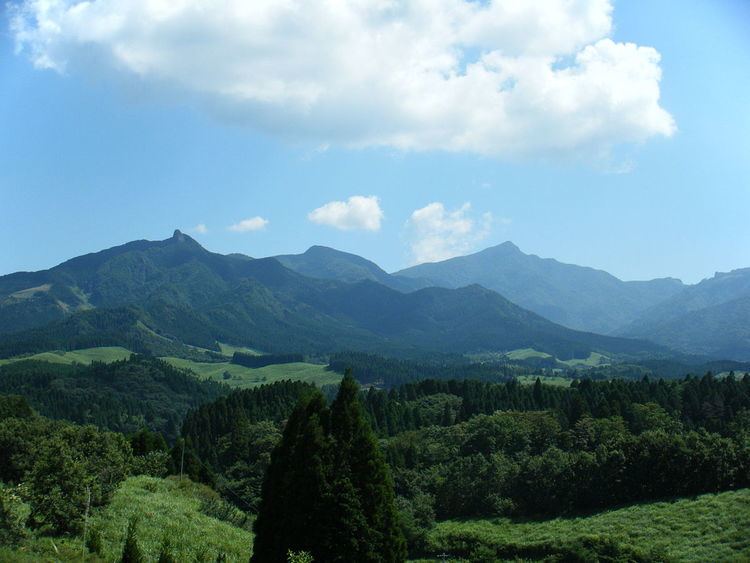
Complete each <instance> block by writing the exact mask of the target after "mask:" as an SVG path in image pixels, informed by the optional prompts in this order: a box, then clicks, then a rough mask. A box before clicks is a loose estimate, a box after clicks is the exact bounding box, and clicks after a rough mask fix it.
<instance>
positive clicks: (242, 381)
mask: <svg viewBox="0 0 750 563" xmlns="http://www.w3.org/2000/svg"><path fill="white" fill-rule="evenodd" d="M220 346H221V351H222V354H224V355H225V356H227V361H226V362H196V361H194V360H188V359H185V358H177V357H163V358H161V359H162V360H164V361H166V362H168V363H170V364H171V365H173V366H175V367H177V368H181V369H189V370H190V371H192V372H193V373H195V374H196V376H198V377H199V378H200V379H210V380H212V381H217V382H220V383H225V384H226V385H229V386H230V387H232V388H236V389H246V388H248V387H257V386H259V385H264V384H266V383H273V382H275V381H282V380H285V379H292V380H296V381H306V382H308V383H314V384H316V385H327V384H336V383H338V382H339V381H341V374H338V373H336V372H333V371H330V370H328V369H327V366H325V365H320V364H310V363H306V362H297V363H291V364H275V365H270V366H265V367H262V368H248V367H245V366H240V365H236V364H232V363H230V362H229V358H230V357H231V356H232V354H234V352H244V353H246V354H257V353H258V352H257V351H256V350H252V349H250V348H242V347H238V346H230V345H228V344H220ZM131 353H132V352H131V351H130V350H127V349H126V348H121V347H119V346H108V347H100V348H86V349H81V350H71V351H67V352H66V351H62V350H56V351H53V352H41V353H39V354H33V355H26V356H16V357H14V358H8V359H4V360H0V366H1V365H4V364H9V363H11V362H17V361H20V360H39V361H43V362H50V363H55V364H73V363H79V364H90V363H91V362H115V361H118V360H125V359H128V358H129V357H130V355H131ZM225 373H228V374H229V377H228V378H227V377H225V375H224V374H225Z"/></svg>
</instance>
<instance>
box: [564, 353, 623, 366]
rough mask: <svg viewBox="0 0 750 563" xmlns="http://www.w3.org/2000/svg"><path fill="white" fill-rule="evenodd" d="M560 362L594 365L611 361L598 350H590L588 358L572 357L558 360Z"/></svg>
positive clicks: (570, 364)
mask: <svg viewBox="0 0 750 563" xmlns="http://www.w3.org/2000/svg"><path fill="white" fill-rule="evenodd" d="M558 361H559V362H560V363H562V364H565V365H567V366H570V367H572V368H574V367H579V366H581V367H596V366H602V365H606V364H609V363H611V362H610V359H609V358H608V357H607V356H605V355H604V354H600V353H599V352H591V353H590V354H589V357H588V358H583V359H581V358H573V359H572V360H565V361H563V360H558Z"/></svg>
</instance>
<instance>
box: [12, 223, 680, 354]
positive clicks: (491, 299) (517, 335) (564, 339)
mask: <svg viewBox="0 0 750 563" xmlns="http://www.w3.org/2000/svg"><path fill="white" fill-rule="evenodd" d="M375 277H377V276H375ZM29 284H35V285H29ZM55 292H57V293H55ZM60 292H62V293H60ZM58 293H60V295H57V294H58ZM53 294H54V295H53ZM0 319H2V323H0V332H3V333H5V334H4V336H3V338H2V341H1V342H0V357H2V356H4V357H9V356H14V355H18V354H23V353H35V352H41V351H47V350H52V349H63V350H70V349H75V348H86V347H92V346H123V347H126V348H128V349H131V350H134V351H137V352H148V353H151V354H154V355H171V356H182V357H185V356H187V357H195V356H198V355H203V356H204V357H206V356H208V357H210V354H211V351H212V350H213V351H217V352H218V342H232V343H235V344H239V345H243V346H247V347H250V348H253V349H256V350H263V351H265V352H269V353H282V354H287V353H303V354H304V353H306V354H321V353H332V352H339V351H343V350H358V351H370V352H379V353H385V354H389V355H399V356H423V355H425V354H434V353H457V354H465V353H468V352H506V351H510V350H514V349H518V348H534V349H536V350H540V351H542V352H546V353H549V354H551V355H553V356H556V357H558V358H560V359H563V360H568V359H571V358H586V357H588V356H589V355H590V354H591V352H594V351H596V352H602V353H607V354H609V355H617V356H626V357H641V356H644V355H649V356H665V355H669V354H670V353H669V351H668V350H666V349H663V348H660V347H658V346H655V345H653V344H650V343H648V342H645V341H637V340H630V339H624V338H612V337H607V336H600V335H596V334H591V333H585V332H578V331H575V330H571V329H568V328H564V327H562V326H560V325H556V324H554V323H552V322H550V321H548V320H546V319H544V318H542V317H540V316H539V315H537V314H535V313H532V312H530V311H527V310H525V309H522V308H521V307H518V306H517V305H515V304H513V303H511V302H510V301H508V300H507V299H505V298H504V297H503V296H501V295H499V294H498V293H495V292H494V291H490V290H488V289H485V288H482V287H480V286H478V285H473V286H470V287H464V288H460V289H444V288H434V287H433V288H425V289H421V290H418V291H413V292H410V293H403V292H401V291H397V290H395V289H391V288H390V287H387V286H386V285H383V284H381V283H378V282H377V281H372V280H370V279H366V280H363V281H356V282H353V283H347V282H342V281H337V280H329V279H317V278H311V277H306V276H303V275H300V274H298V273H296V272H294V271H292V270H290V269H288V268H285V267H284V266H283V265H282V264H281V263H280V262H279V261H277V260H275V259H273V258H266V259H259V260H251V259H248V258H247V257H240V256H236V255H227V256H224V255H220V254H215V253H211V252H209V251H207V250H205V249H204V248H202V247H201V246H200V245H199V244H198V243H197V242H196V241H194V240H193V239H192V238H190V237H189V236H187V235H184V234H182V233H181V232H179V231H177V232H175V234H174V236H173V237H172V238H170V239H167V240H164V241H156V242H149V241H137V242H133V243H129V244H126V245H123V246H121V247H115V248H111V249H109V250H105V251H102V252H99V253H95V254H90V255H86V256H82V257H79V258H74V259H73V260H69V261H68V262H65V263H63V264H61V265H59V266H56V267H55V268H52V269H50V270H47V271H43V272H35V273H19V274H12V275H10V276H4V277H2V278H0ZM195 347H199V348H201V350H197V349H195Z"/></svg>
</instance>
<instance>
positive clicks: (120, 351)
mask: <svg viewBox="0 0 750 563" xmlns="http://www.w3.org/2000/svg"><path fill="white" fill-rule="evenodd" d="M131 353H132V352H131V351H130V350H127V349H125V348H121V347H119V346H103V347H100V348H84V349H82V350H71V351H69V352H64V351H62V350H56V351H54V352H40V353H39V354H33V355H28V356H16V357H13V358H8V359H5V360H0V365H3V364H9V363H11V362H17V361H20V360H39V361H43V362H50V363H53V364H72V363H79V364H90V363H91V362H115V361H117V360H126V359H128V358H129V357H130V354H131Z"/></svg>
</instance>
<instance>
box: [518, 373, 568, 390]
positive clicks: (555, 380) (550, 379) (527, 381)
mask: <svg viewBox="0 0 750 563" xmlns="http://www.w3.org/2000/svg"><path fill="white" fill-rule="evenodd" d="M537 377H538V378H539V379H541V380H542V383H544V384H545V385H555V386H557V387H570V384H571V382H572V381H573V380H572V379H570V378H569V377H561V376H558V375H519V376H516V379H517V380H518V382H519V383H522V384H523V385H534V383H536V380H537Z"/></svg>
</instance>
